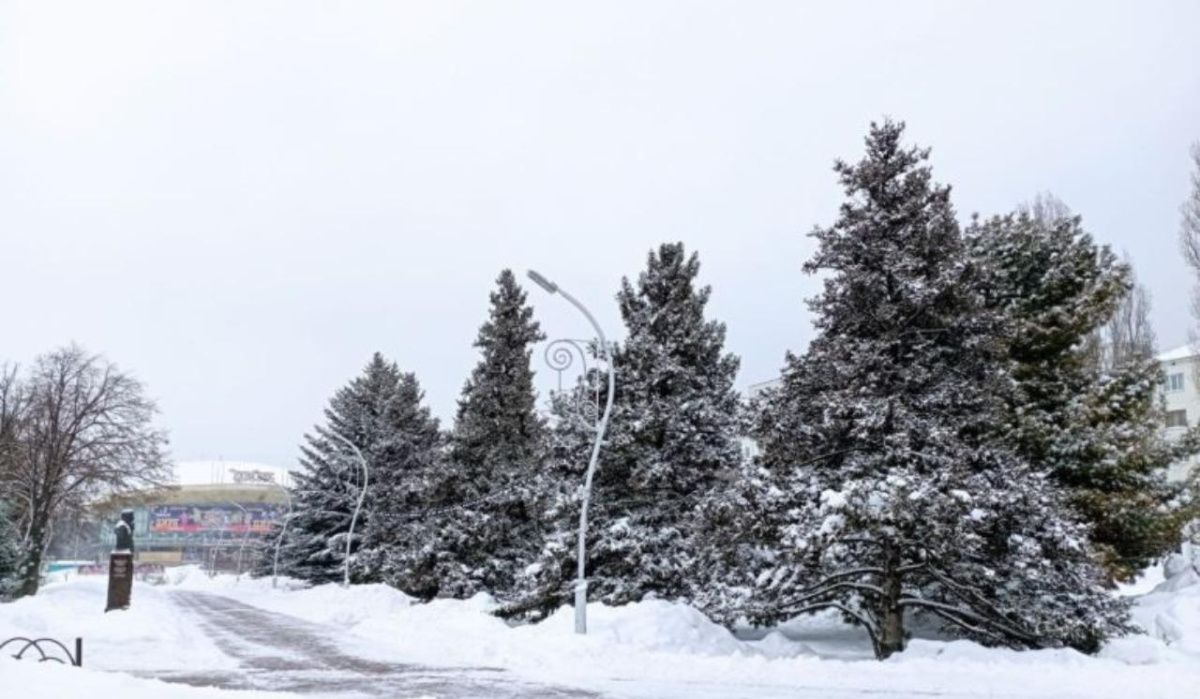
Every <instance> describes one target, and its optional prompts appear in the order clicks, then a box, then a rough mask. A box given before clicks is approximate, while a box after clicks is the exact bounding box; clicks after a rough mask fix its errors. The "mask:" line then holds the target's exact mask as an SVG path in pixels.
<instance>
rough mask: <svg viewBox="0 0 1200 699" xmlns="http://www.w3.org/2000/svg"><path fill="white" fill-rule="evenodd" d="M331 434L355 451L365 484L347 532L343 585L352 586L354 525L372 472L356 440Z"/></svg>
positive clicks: (334, 433) (334, 432) (360, 491)
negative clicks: (351, 552)
mask: <svg viewBox="0 0 1200 699" xmlns="http://www.w3.org/2000/svg"><path fill="white" fill-rule="evenodd" d="M329 434H331V435H333V436H334V437H337V438H338V439H340V440H342V442H343V443H344V444H345V445H346V446H348V447H350V449H351V450H353V451H354V455H355V456H357V457H358V463H359V465H361V466H362V472H363V484H362V488H361V489H360V490H359V491H358V504H357V505H355V506H354V515H353V516H351V517H350V532H349V533H348V534H346V569H345V572H344V574H343V576H342V587H350V544H351V543H353V541H354V525H355V523H357V522H358V513H359V512H360V511H361V510H362V506H363V499H365V498H366V497H367V481H368V479H369V478H370V472H369V471H368V470H367V460H366V459H364V458H363V455H362V452H361V451H359V450H358V447H356V446H354V442H351V441H350V440H349V439H346V438H345V437H343V436H342V435H341V434H339V433H338V432H337V431H336V430H329Z"/></svg>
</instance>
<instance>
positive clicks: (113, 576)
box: [104, 551, 133, 612]
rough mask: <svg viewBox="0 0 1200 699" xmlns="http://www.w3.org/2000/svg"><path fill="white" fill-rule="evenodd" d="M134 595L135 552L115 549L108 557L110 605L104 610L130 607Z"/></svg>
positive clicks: (109, 610)
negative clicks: (130, 600)
mask: <svg viewBox="0 0 1200 699" xmlns="http://www.w3.org/2000/svg"><path fill="white" fill-rule="evenodd" d="M132 595H133V553H132V552H129V551H123V552H122V551H114V552H113V554H112V555H111V556H109V559H108V606H106V607H105V608H104V611H106V612H111V611H112V610H114V609H129V599H130V597H132Z"/></svg>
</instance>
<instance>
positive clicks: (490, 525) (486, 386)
mask: <svg viewBox="0 0 1200 699" xmlns="http://www.w3.org/2000/svg"><path fill="white" fill-rule="evenodd" d="M543 337H544V336H543V335H542V331H541V329H540V328H539V327H538V324H537V321H535V320H534V319H533V309H532V308H531V307H529V305H528V304H527V302H526V294H525V291H524V290H522V289H521V287H520V286H519V285H518V284H517V281H516V279H515V278H514V276H513V273H512V271H511V270H507V269H506V270H504V271H502V272H501V273H500V276H499V277H498V278H497V280H496V290H495V291H493V292H492V294H491V309H490V311H489V314H488V320H487V322H485V323H484V324H483V326H482V327H481V328H480V329H479V337H478V339H476V340H475V346H476V347H478V348H479V349H480V351H481V353H482V356H481V357H480V360H479V364H478V365H476V367H475V369H474V371H472V373H471V376H470V378H469V379H467V382H466V385H465V386H464V387H463V392H462V397H461V398H460V399H459V404H458V413H457V415H456V418H455V422H454V430H453V432H452V433H451V436H450V461H449V465H448V468H447V469H444V470H443V472H442V474H441V476H440V477H439V478H438V479H436V482H435V483H434V484H433V485H432V498H431V501H430V505H431V506H432V507H435V508H443V509H446V510H447V511H446V512H444V513H442V514H438V515H435V516H432V517H430V519H429V521H430V522H431V523H432V526H434V527H435V528H436V530H437V534H436V536H437V542H436V545H435V546H436V552H437V554H436V559H435V561H434V564H433V565H434V568H433V571H434V575H436V577H437V579H438V585H439V589H438V592H437V594H438V596H441V597H469V596H471V595H473V594H475V593H476V592H479V591H487V592H490V593H492V594H495V595H497V596H498V597H507V596H509V595H510V594H511V592H512V590H513V589H514V585H515V581H516V577H517V574H518V573H519V572H520V571H521V570H522V569H523V568H524V567H525V566H527V565H529V563H530V562H531V561H532V560H533V559H534V557H535V556H536V555H537V551H538V549H539V547H540V541H539V536H538V533H539V531H540V529H539V525H538V521H537V520H538V515H537V512H536V510H535V508H534V503H535V502H536V493H537V491H538V488H539V485H538V483H537V479H538V478H539V477H540V473H541V468H542V461H543V458H544V448H545V445H544V441H543V440H544V439H545V425H544V424H543V421H542V418H541V417H539V416H538V414H537V411H536V403H537V394H536V392H535V391H534V387H533V369H532V368H531V366H530V356H531V353H532V349H531V346H532V345H533V344H535V343H537V342H538V341H540V340H541V339H542V338H543Z"/></svg>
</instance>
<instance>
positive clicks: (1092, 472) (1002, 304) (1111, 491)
mask: <svg viewBox="0 0 1200 699" xmlns="http://www.w3.org/2000/svg"><path fill="white" fill-rule="evenodd" d="M1042 208H1043V209H1044V207H1042ZM1056 208H1057V210H1058V211H1060V212H1061V213H1059V214H1058V215H1054V216H1047V215H1040V216H1038V215H1031V214H1028V213H1020V214H1018V215H1015V216H1003V217H996V218H992V219H990V220H988V221H985V222H982V223H977V224H975V225H973V226H971V227H970V229H969V230H968V232H967V238H968V241H969V245H970V248H971V256H972V258H973V261H974V263H975V264H976V266H977V267H978V268H979V269H980V270H981V274H980V277H979V280H980V288H981V294H982V295H983V297H984V300H985V301H984V302H985V304H986V305H987V306H988V307H989V308H991V309H993V310H995V311H997V312H998V313H999V315H1000V316H1001V318H1002V322H1003V332H1002V333H1001V334H1002V337H1003V339H1004V344H1005V346H1006V350H1005V352H1006V354H1007V358H1006V364H1007V366H1006V374H1007V376H1008V378H1009V380H1008V381H1007V382H1005V386H1006V390H1005V392H1004V394H1003V395H1004V403H1005V410H1004V411H1003V412H1002V416H1001V419H1000V420H999V421H998V422H997V424H996V427H997V429H996V435H997V438H998V439H1001V440H1003V441H1004V442H1006V443H1007V445H1008V447H1009V448H1011V449H1013V450H1014V451H1015V452H1016V453H1017V454H1018V455H1019V456H1021V457H1022V458H1023V459H1025V460H1027V461H1029V462H1030V463H1033V464H1036V465H1038V466H1039V467H1040V468H1046V469H1048V470H1049V471H1050V472H1051V475H1052V476H1053V478H1054V479H1055V480H1056V481H1057V482H1058V483H1059V484H1061V485H1062V486H1065V487H1066V488H1067V490H1068V494H1069V499H1070V503H1071V505H1072V507H1073V508H1074V509H1075V511H1076V512H1077V514H1078V516H1079V517H1080V518H1081V519H1082V520H1083V521H1084V522H1085V523H1087V524H1089V525H1090V526H1091V530H1092V531H1091V539H1092V542H1093V544H1094V545H1095V548H1096V551H1097V553H1098V554H1099V556H1100V559H1101V560H1102V561H1103V563H1104V566H1105V569H1106V571H1107V573H1108V575H1109V577H1110V579H1113V580H1128V579H1130V578H1131V577H1133V576H1134V575H1136V574H1137V572H1138V571H1140V570H1141V569H1143V568H1144V567H1145V566H1147V565H1149V564H1150V563H1151V562H1152V561H1153V560H1155V559H1156V558H1158V557H1160V556H1162V555H1163V554H1165V553H1166V552H1167V551H1169V550H1170V549H1171V548H1172V547H1173V546H1174V545H1175V543H1176V540H1177V538H1178V537H1177V532H1178V526H1179V524H1180V522H1179V521H1178V520H1179V513H1178V512H1177V511H1175V509H1176V508H1174V507H1173V505H1172V503H1174V502H1176V500H1177V497H1178V488H1176V487H1173V486H1171V485H1169V484H1168V483H1167V482H1166V479H1165V476H1164V471H1165V468H1166V466H1167V465H1168V464H1170V463H1171V462H1172V461H1174V460H1176V459H1178V458H1182V457H1184V456H1186V455H1187V454H1188V453H1190V452H1194V451H1195V449H1196V447H1197V445H1198V444H1200V435H1197V434H1191V435H1188V437H1187V438H1186V439H1184V440H1181V441H1179V442H1177V443H1174V444H1168V443H1167V442H1166V440H1164V439H1163V436H1162V431H1161V429H1160V428H1161V425H1162V424H1163V414H1162V410H1163V408H1162V404H1161V400H1160V398H1159V396H1158V393H1157V386H1158V384H1159V382H1160V381H1161V372H1160V369H1159V366H1158V363H1157V361H1155V359H1154V356H1153V354H1154V351H1153V346H1152V340H1150V339H1149V338H1143V339H1142V340H1140V341H1136V338H1132V337H1130V338H1126V337H1124V336H1123V335H1124V334H1127V333H1128V332H1129V331H1131V329H1130V328H1125V327H1119V326H1124V325H1126V323H1125V322H1122V321H1123V320H1129V319H1123V318H1122V316H1127V315H1130V314H1131V313H1132V311H1133V309H1132V308H1131V307H1130V305H1131V304H1132V303H1134V302H1135V301H1137V300H1138V296H1136V295H1137V294H1139V293H1141V294H1144V292H1139V290H1138V288H1137V287H1136V286H1135V285H1134V283H1133V278H1132V270H1131V269H1130V268H1129V267H1128V266H1127V265H1125V264H1122V263H1120V262H1119V261H1118V260H1117V259H1116V257H1115V256H1114V255H1113V254H1112V253H1111V252H1110V251H1109V250H1108V248H1107V247H1104V246H1100V245H1097V244H1096V243H1095V242H1094V241H1093V240H1092V238H1091V236H1090V235H1088V234H1087V233H1086V232H1084V231H1083V229H1082V228H1081V225H1080V221H1079V219H1078V218H1077V217H1072V216H1070V215H1069V211H1068V210H1066V209H1065V207H1064V206H1062V205H1061V204H1060V205H1059V206H1058V207H1056ZM1039 210H1041V209H1038V208H1035V209H1033V211H1034V212H1035V213H1036V212H1037V211H1039ZM1141 303H1143V304H1144V303H1146V300H1145V299H1142V300H1141ZM1114 326H1117V327H1114Z"/></svg>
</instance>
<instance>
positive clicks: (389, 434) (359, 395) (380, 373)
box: [260, 353, 438, 583]
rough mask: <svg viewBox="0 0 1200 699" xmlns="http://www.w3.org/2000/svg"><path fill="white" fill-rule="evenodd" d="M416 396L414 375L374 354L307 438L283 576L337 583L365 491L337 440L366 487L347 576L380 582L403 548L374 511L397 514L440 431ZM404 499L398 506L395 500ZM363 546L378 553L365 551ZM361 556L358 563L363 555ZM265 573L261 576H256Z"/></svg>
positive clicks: (284, 549)
mask: <svg viewBox="0 0 1200 699" xmlns="http://www.w3.org/2000/svg"><path fill="white" fill-rule="evenodd" d="M420 399H421V392H420V388H419V387H418V386H417V382H416V379H415V377H414V376H413V375H412V374H404V373H402V372H401V371H400V370H399V368H397V366H396V365H395V364H394V363H392V362H389V361H387V360H386V359H384V358H383V356H382V355H381V354H379V353H376V354H375V355H374V356H373V357H372V358H371V361H370V363H368V364H367V366H366V368H365V369H364V370H363V373H362V375H360V376H358V377H356V378H355V379H354V380H353V381H351V382H350V383H349V384H348V385H346V386H344V387H342V388H340V389H338V391H337V392H336V393H335V394H334V396H333V398H332V399H330V401H329V406H328V407H327V408H326V409H325V419H326V422H325V424H324V425H318V426H317V427H315V428H314V429H313V431H312V432H311V433H309V434H307V435H305V437H304V439H305V444H304V445H302V446H301V452H302V456H301V459H300V466H301V470H300V471H299V472H297V473H295V474H294V478H295V483H294V485H293V487H292V506H293V516H292V518H291V520H290V522H289V523H288V526H287V532H286V534H285V536H284V544H283V546H282V548H281V552H280V572H281V573H285V574H287V575H291V576H294V577H297V578H301V579H303V580H308V581H311V582H314V583H322V582H330V581H333V580H338V579H340V578H341V575H342V569H343V565H344V562H345V551H346V536H347V535H348V533H349V528H350V520H351V516H352V513H353V512H354V508H355V506H356V504H357V501H358V497H359V494H360V492H361V490H360V489H361V488H362V485H363V474H362V469H361V467H360V465H359V462H358V460H357V457H356V456H355V455H354V453H353V451H352V450H351V449H350V448H349V447H348V446H346V444H345V443H343V442H342V441H341V440H340V439H338V438H337V437H336V436H334V434H335V433H336V434H337V435H341V436H342V437H344V438H346V439H348V440H349V441H350V442H351V443H352V444H354V446H355V447H357V448H358V449H359V450H360V451H361V452H362V454H363V458H364V459H366V461H367V465H368V468H369V470H370V486H369V487H368V488H367V497H366V500H365V501H364V506H363V511H362V512H361V513H360V515H359V519H358V522H357V523H356V529H355V532H354V541H353V542H352V543H351V551H352V553H351V555H352V556H354V557H355V558H356V560H353V561H352V565H351V573H352V578H353V580H354V581H356V582H370V581H378V580H380V579H382V577H383V576H384V575H385V567H384V561H385V560H386V558H387V556H388V555H389V554H395V553H396V551H397V549H396V548H395V547H394V546H393V545H392V544H393V543H395V544H396V545H398V546H399V547H405V546H407V545H409V544H408V543H407V542H392V541H388V540H386V532H387V528H386V527H384V528H381V527H378V526H376V525H375V524H374V522H373V521H372V520H373V517H372V511H374V510H386V511H387V512H388V513H389V514H391V513H395V512H402V511H403V508H404V507H405V506H408V505H409V504H410V500H409V499H408V497H409V496H408V493H409V490H408V489H409V488H410V487H416V484H418V482H419V480H420V479H421V477H422V472H423V471H424V470H425V469H427V468H429V461H430V460H431V459H433V458H434V457H433V454H435V453H436V450H437V448H438V436H437V423H436V421H434V420H433V419H432V418H430V417H429V414H428V411H427V410H426V409H424V408H422V407H421V406H420ZM398 496H403V497H404V498H405V499H404V500H402V501H401V502H393V501H392V498H393V497H398ZM364 539H366V540H368V541H369V542H370V543H371V544H372V545H373V546H374V547H376V549H375V550H371V551H362V550H360V549H361V545H362V544H363V542H364ZM360 554H361V555H360ZM261 570H262V569H261V568H260V571H261Z"/></svg>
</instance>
